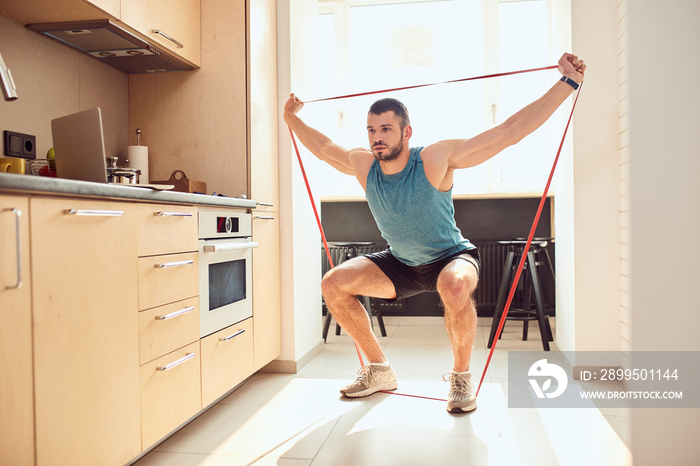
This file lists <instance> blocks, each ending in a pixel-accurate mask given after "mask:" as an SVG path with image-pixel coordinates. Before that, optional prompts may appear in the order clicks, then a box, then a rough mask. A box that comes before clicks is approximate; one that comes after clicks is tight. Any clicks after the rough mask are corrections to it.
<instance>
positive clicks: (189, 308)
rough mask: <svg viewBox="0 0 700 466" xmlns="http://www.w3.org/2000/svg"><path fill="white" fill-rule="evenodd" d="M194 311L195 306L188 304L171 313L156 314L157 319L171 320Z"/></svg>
mask: <svg viewBox="0 0 700 466" xmlns="http://www.w3.org/2000/svg"><path fill="white" fill-rule="evenodd" d="M192 311H194V306H187V307H186V308H184V309H180V310H179V311H175V312H171V313H170V314H165V315H164V316H156V320H169V319H172V318H174V317H179V316H181V315H183V314H187V313H188V312H192Z"/></svg>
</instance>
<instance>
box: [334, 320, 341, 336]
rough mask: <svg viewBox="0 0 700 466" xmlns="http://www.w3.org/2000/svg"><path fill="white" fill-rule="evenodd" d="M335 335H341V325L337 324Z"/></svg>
mask: <svg viewBox="0 0 700 466" xmlns="http://www.w3.org/2000/svg"><path fill="white" fill-rule="evenodd" d="M335 334H336V335H340V324H339V323H338V322H336V323H335Z"/></svg>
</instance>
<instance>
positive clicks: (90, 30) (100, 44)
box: [27, 19, 194, 73]
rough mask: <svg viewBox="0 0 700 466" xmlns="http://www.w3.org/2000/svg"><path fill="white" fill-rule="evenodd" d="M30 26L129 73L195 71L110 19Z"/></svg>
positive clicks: (29, 26)
mask: <svg viewBox="0 0 700 466" xmlns="http://www.w3.org/2000/svg"><path fill="white" fill-rule="evenodd" d="M27 27H28V28H29V29H31V30H33V31H36V32H38V33H40V34H44V35H46V36H48V37H50V38H52V39H55V40H57V41H59V42H61V43H63V44H65V45H68V46H70V47H73V48H74V49H76V50H79V51H81V52H83V53H87V54H89V55H92V56H93V57H95V58H97V59H99V60H102V61H104V62H105V63H109V64H110V65H113V66H116V67H117V68H119V69H121V70H124V71H126V72H127V73H154V72H159V71H185V70H193V69H194V67H193V66H191V65H189V64H188V63H186V62H184V61H181V60H179V59H177V58H175V57H173V56H171V55H168V54H166V53H164V52H161V50H159V49H158V48H156V47H154V46H153V45H151V44H149V43H148V42H146V41H144V40H143V39H141V38H140V37H137V36H136V35H134V34H132V33H131V32H129V31H127V30H126V29H124V28H122V27H121V26H119V25H118V24H116V23H114V22H112V21H110V20H108V19H104V20H95V21H71V22H66V23H42V24H28V25H27Z"/></svg>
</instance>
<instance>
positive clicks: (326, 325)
mask: <svg viewBox="0 0 700 466" xmlns="http://www.w3.org/2000/svg"><path fill="white" fill-rule="evenodd" d="M331 244H332V245H333V246H338V247H343V248H348V252H347V254H346V255H345V256H344V257H337V258H336V260H337V263H336V264H334V265H336V266H337V265H340V264H342V263H343V262H345V261H346V260H350V259H352V258H353V257H357V256H358V254H357V249H358V248H361V247H363V246H372V245H373V244H374V243H372V242H364V241H354V242H339V241H333V242H332V243H331ZM357 299H358V300H360V302H363V303H364V308H365V311H367V315H368V316H369V321H370V323H371V324H372V329H374V322H373V321H372V316H374V317H376V318H377V323H378V324H379V330H380V331H381V333H382V336H383V337H385V336H386V327H384V318H383V316H382V313H381V312H380V311H379V310H378V309H375V308H374V307H373V306H372V300H371V299H370V297H369V296H357ZM323 306H324V307H325V308H326V320H325V321H324V322H323V342H324V343H325V342H326V338H328V330H329V329H330V326H331V319H332V318H333V316H332V315H331V313H330V311H329V310H328V307H327V306H326V303H325V300H324V303H323ZM335 334H336V335H340V325H338V323H337V322H336V324H335Z"/></svg>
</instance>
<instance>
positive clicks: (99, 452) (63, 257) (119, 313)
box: [30, 199, 141, 465]
mask: <svg viewBox="0 0 700 466" xmlns="http://www.w3.org/2000/svg"><path fill="white" fill-rule="evenodd" d="M128 207H130V205H129V204H125V203H118V202H97V201H84V200H71V199H31V201H30V208H31V222H30V224H31V225H30V237H31V248H32V296H33V318H34V322H33V326H34V386H35V411H36V455H37V464H38V465H44V464H47V465H48V464H73V465H77V464H90V465H93V464H124V463H126V462H127V461H129V460H130V459H131V458H133V457H134V456H136V455H138V454H139V452H140V451H141V435H140V432H141V429H140V405H139V402H140V401H139V400H140V396H139V352H138V347H139V337H138V311H137V282H136V279H137V259H136V234H135V227H136V225H135V223H134V221H133V219H134V215H130V212H129V211H128V210H127V208H128ZM105 211H106V212H105Z"/></svg>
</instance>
